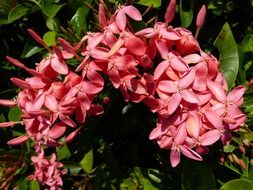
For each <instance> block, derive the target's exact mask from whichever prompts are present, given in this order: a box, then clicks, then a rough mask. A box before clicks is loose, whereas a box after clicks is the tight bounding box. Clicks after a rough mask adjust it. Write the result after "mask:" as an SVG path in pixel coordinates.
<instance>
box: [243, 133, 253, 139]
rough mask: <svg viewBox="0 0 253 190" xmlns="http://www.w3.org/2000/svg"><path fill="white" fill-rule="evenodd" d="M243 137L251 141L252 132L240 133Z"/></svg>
mask: <svg viewBox="0 0 253 190" xmlns="http://www.w3.org/2000/svg"><path fill="white" fill-rule="evenodd" d="M242 136H243V138H245V139H247V140H248V141H253V132H247V133H243V134H242Z"/></svg>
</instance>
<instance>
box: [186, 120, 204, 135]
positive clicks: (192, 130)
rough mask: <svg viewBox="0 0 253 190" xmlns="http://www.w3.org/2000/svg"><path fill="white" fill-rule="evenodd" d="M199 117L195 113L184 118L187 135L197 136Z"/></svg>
mask: <svg viewBox="0 0 253 190" xmlns="http://www.w3.org/2000/svg"><path fill="white" fill-rule="evenodd" d="M200 128H201V126H200V119H199V117H198V116H196V115H189V116H188V118H187V120H186V129H187V132H188V133H189V135H190V136H191V137H193V138H195V139H198V138H199V131H200Z"/></svg>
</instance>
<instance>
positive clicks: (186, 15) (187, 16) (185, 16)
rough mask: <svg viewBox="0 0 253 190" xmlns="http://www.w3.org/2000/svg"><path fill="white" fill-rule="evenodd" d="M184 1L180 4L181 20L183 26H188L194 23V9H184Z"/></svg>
mask: <svg viewBox="0 0 253 190" xmlns="http://www.w3.org/2000/svg"><path fill="white" fill-rule="evenodd" d="M182 2H183V1H182V0H181V1H180V4H179V14H180V21H181V26H182V27H185V28H187V27H188V26H190V25H191V23H192V19H193V11H192V9H190V10H189V11H184V10H183V5H182Z"/></svg>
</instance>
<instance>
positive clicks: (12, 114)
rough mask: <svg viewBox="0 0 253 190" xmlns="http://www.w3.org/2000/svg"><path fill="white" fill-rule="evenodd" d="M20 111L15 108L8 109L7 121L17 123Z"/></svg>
mask: <svg viewBox="0 0 253 190" xmlns="http://www.w3.org/2000/svg"><path fill="white" fill-rule="evenodd" d="M21 114H22V111H21V110H20V109H19V108H18V107H17V106H16V107H13V108H11V109H10V111H9V113H8V119H9V121H19V120H20V115H21Z"/></svg>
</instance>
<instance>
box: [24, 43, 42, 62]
mask: <svg viewBox="0 0 253 190" xmlns="http://www.w3.org/2000/svg"><path fill="white" fill-rule="evenodd" d="M33 44H34V42H31V41H28V42H26V43H25V46H24V49H23V52H22V55H21V58H29V57H31V56H33V55H34V54H36V53H39V52H41V51H42V50H43V48H42V47H40V46H37V45H33Z"/></svg>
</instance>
